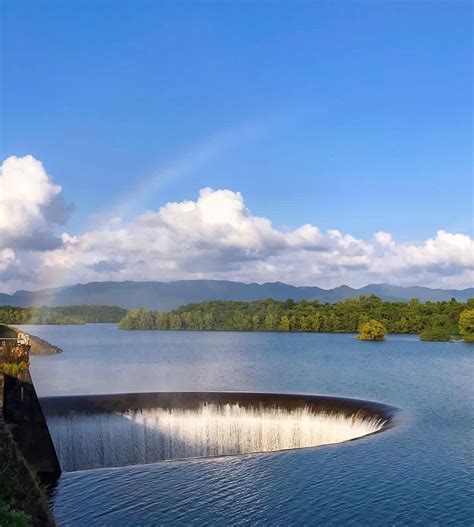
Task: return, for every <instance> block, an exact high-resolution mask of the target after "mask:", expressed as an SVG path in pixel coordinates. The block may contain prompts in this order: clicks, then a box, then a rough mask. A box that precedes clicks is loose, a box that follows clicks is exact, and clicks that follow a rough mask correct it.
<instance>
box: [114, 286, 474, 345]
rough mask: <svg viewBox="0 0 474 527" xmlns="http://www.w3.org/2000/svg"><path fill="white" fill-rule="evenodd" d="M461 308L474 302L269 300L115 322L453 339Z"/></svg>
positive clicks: (136, 314) (138, 314)
mask: <svg viewBox="0 0 474 527" xmlns="http://www.w3.org/2000/svg"><path fill="white" fill-rule="evenodd" d="M466 308H468V310H469V311H472V310H473V309H474V299H469V300H468V301H467V303H461V302H457V301H456V300H455V299H452V300H451V301H447V302H425V303H421V302H419V300H417V299H413V300H411V301H409V302H387V301H382V300H381V299H380V298H379V297H377V296H375V295H371V296H361V297H359V298H358V299H348V300H345V301H343V302H339V303H335V304H329V303H325V304H322V303H319V302H317V301H316V302H311V301H306V300H302V301H300V302H294V301H293V300H287V301H285V302H279V301H276V300H273V299H266V300H259V301H252V302H232V301H211V302H202V303H197V304H189V305H185V306H182V307H180V308H179V309H176V310H173V311H170V312H168V313H163V312H159V311H150V310H147V309H143V308H142V309H135V310H131V311H129V312H128V313H127V315H126V316H125V317H124V318H123V319H122V320H121V321H120V324H119V327H120V328H121V329H165V330H166V329H171V330H211V331H212V330H219V331H294V332H298V331H306V332H327V333H355V332H357V331H359V330H360V328H361V326H362V325H363V324H365V323H367V322H369V321H370V320H375V321H377V322H379V323H380V324H382V325H383V326H384V328H385V330H386V332H388V333H413V334H418V333H421V332H422V331H424V330H426V329H428V328H433V327H436V328H444V329H445V330H446V331H447V332H448V333H449V334H458V333H459V327H458V324H459V317H460V314H461V312H463V311H465V310H466ZM469 320H470V319H469ZM470 324H471V322H469V321H467V322H466V327H467V329H466V332H467V331H470V329H469V328H470V327H471V325H470ZM472 325H474V322H473V323H472ZM473 336H474V334H473Z"/></svg>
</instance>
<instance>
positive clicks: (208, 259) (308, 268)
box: [0, 157, 474, 287]
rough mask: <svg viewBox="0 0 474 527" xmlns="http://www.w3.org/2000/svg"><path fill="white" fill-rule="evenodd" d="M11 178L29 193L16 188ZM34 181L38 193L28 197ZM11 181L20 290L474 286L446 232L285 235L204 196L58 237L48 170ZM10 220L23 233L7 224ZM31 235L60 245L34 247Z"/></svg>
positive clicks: (3, 253)
mask: <svg viewBox="0 0 474 527" xmlns="http://www.w3.org/2000/svg"><path fill="white" fill-rule="evenodd" d="M12 173H16V174H17V175H18V174H19V177H18V178H13V179H19V180H21V179H22V178H23V184H21V182H15V183H13V182H12V181H10V178H11V174H12ZM5 174H7V177H6V178H5ZM25 174H26V177H27V179H29V180H30V181H31V183H32V185H31V186H30V187H29V188H30V190H29V191H28V185H25ZM2 177H3V178H5V179H3V180H2V179H0V185H3V184H5V183H6V184H7V187H8V189H9V192H10V199H11V196H12V194H11V193H12V192H14V194H16V195H18V194H21V193H23V194H22V195H23V197H24V199H23V200H22V202H21V203H22V204H21V207H22V208H21V211H20V212H19V211H18V210H17V209H15V210H14V211H13V210H12V205H11V204H10V200H6V199H5V195H4V196H2V198H1V199H0V233H1V235H2V236H3V238H0V239H1V240H2V243H1V244H0V280H1V276H2V273H3V276H4V277H9V280H10V284H11V287H13V284H15V285H19V284H20V283H23V282H24V280H25V273H26V275H27V276H28V280H30V282H31V284H28V285H34V284H41V285H42V286H46V285H49V286H51V285H60V284H65V283H73V282H78V281H83V282H84V281H94V280H173V279H182V278H221V279H231V280H242V281H275V280H280V281H285V282H289V283H294V284H307V285H320V286H322V287H332V286H335V285H339V284H341V283H349V284H350V285H354V286H360V285H364V284H366V283H368V282H373V281H386V282H390V283H394V284H402V285H403V284H420V285H429V286H440V287H467V286H469V285H471V283H472V278H473V274H472V273H473V252H474V245H473V240H472V239H471V238H470V237H469V236H467V235H465V234H454V233H448V232H445V231H442V230H440V231H438V232H437V233H436V235H435V236H433V237H432V238H430V239H427V240H425V241H423V242H420V243H412V244H400V243H397V242H396V241H395V240H394V239H393V238H392V236H391V235H390V234H389V233H386V232H377V233H375V234H374V235H373V237H371V238H370V239H368V240H362V239H359V238H357V237H355V236H352V235H350V234H344V233H341V232H340V231H338V230H329V231H326V232H322V231H321V230H320V229H318V228H317V227H315V226H313V225H309V224H307V225H303V226H301V227H299V228H297V229H294V230H280V229H277V228H275V227H274V226H273V225H272V223H271V221H270V220H269V219H267V218H263V217H259V216H256V215H254V214H252V213H251V212H250V211H249V210H248V209H247V207H246V206H245V203H244V199H243V196H242V195H241V194H240V193H239V192H234V191H231V190H213V189H210V188H205V189H203V190H201V192H200V193H199V196H198V197H197V199H196V200H194V201H192V200H190V201H183V202H180V203H168V204H166V205H164V206H163V207H162V208H160V209H159V210H157V211H149V212H146V213H143V214H141V215H139V216H137V217H135V218H134V219H132V220H131V221H128V222H126V223H124V222H122V221H121V220H119V219H116V218H115V219H112V220H110V221H109V222H105V223H102V224H101V225H100V226H97V227H96V228H94V229H91V230H89V231H88V232H85V233H82V234H75V235H72V234H67V233H63V234H62V235H61V236H60V237H55V236H54V231H53V229H52V225H53V223H55V222H56V223H57V222H58V221H59V219H62V218H60V216H61V214H58V210H59V211H61V207H59V209H56V214H55V215H53V216H54V217H53V218H51V215H50V214H49V215H48V211H49V212H51V204H52V203H55V201H56V200H57V197H58V196H60V187H58V186H57V185H55V184H54V183H53V182H52V180H51V178H49V177H48V175H47V174H46V173H45V172H44V169H43V167H42V165H41V164H40V163H38V162H37V161H35V160H34V159H33V158H31V157H29V158H23V160H21V159H17V158H9V160H7V161H5V163H4V164H3V168H2ZM15 184H17V185H18V187H16V190H14V189H15V187H14V185H15ZM2 188H3V187H0V189H2ZM56 203H57V202H56ZM2 207H3V208H2ZM13 208H14V207H13ZM63 209H64V207H63ZM53 210H54V208H53ZM10 218H11V219H12V220H13V221H14V224H15V225H16V228H13V227H12V224H11V223H10V224H9V225H7V224H6V223H5V222H6V220H7V219H10ZM32 232H34V233H36V234H35V237H37V236H40V237H41V236H44V237H45V238H44V240H47V239H48V236H49V237H50V238H49V239H50V240H54V243H53V242H52V241H51V242H50V243H51V244H50V245H47V244H45V242H44V241H43V246H42V247H40V245H41V244H36V246H34V244H31V243H30V240H31V237H32ZM4 240H6V243H5V241H4Z"/></svg>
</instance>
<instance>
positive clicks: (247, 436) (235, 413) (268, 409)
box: [41, 392, 396, 472]
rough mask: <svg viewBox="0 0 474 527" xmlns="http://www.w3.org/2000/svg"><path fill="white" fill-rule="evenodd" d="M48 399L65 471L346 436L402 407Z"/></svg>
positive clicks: (318, 399) (224, 398)
mask: <svg viewBox="0 0 474 527" xmlns="http://www.w3.org/2000/svg"><path fill="white" fill-rule="evenodd" d="M41 406H42V408H43V412H44V414H45V416H46V421H47V423H48V427H49V430H50V433H51V436H52V439H53V443H54V446H55V449H56V452H57V455H58V458H59V460H60V463H61V467H62V470H64V471H66V472H69V471H76V470H84V469H93V468H105V467H119V466H126V465H138V464H145V463H155V462H158V461H164V460H173V459H188V458H199V457H215V456H225V455H237V454H250V453H263V452H276V451H281V450H292V449H300V448H308V447H317V446H322V445H329V444H335V443H342V442H346V441H351V440H354V439H358V438H361V437H364V436H367V435H370V434H374V433H377V432H381V431H383V430H386V429H387V428H389V427H390V426H392V425H393V417H394V415H395V413H396V409H395V408H393V407H390V406H386V405H383V404H379V403H375V402H370V401H363V400H358V399H344V398H338V397H326V396H320V395H299V394H273V393H246V392H157V393H128V394H112V395H83V396H66V397H47V398H43V399H41Z"/></svg>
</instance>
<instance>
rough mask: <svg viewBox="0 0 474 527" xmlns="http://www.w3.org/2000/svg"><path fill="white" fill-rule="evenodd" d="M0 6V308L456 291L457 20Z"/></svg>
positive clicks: (304, 5) (466, 100)
mask: <svg viewBox="0 0 474 527" xmlns="http://www.w3.org/2000/svg"><path fill="white" fill-rule="evenodd" d="M0 8H1V23H2V27H1V35H2V40H1V58H2V64H1V79H0V87H1V101H0V103H1V107H0V110H1V115H0V117H1V135H0V163H2V162H3V164H2V168H1V173H0V292H1V291H3V292H11V291H14V290H16V289H28V288H30V289H36V288H40V287H53V286H58V285H64V284H68V283H75V282H86V281H94V280H125V279H137V280H174V279H180V278H219V279H231V280H242V281H246V282H250V281H257V282H265V281H276V280H279V281H284V282H288V283H294V284H297V285H318V286H321V287H334V286H336V285H340V284H342V283H345V284H349V285H352V286H362V285H365V284H366V283H369V282H390V283H393V284H400V285H415V284H416V285H427V286H431V287H458V288H463V287H469V286H472V285H473V283H474V280H473V278H474V275H473V240H472V236H473V223H472V221H473V220H472V218H473V187H472V166H473V163H472V150H473V149H472V146H473V142H472V88H473V86H472V51H473V50H472V14H473V13H472V3H471V2H468V1H466V2H462V1H456V0H454V1H429V0H428V1H427V0H424V1H421V2H416V1H410V2H406V1H402V0H400V1H379V2H377V1H374V0H372V1H367V2H364V1H358V0H350V1H345V0H339V1H337V2H322V1H321V2H297V1H295V2H289V1H287V2H284V1H280V2H277V1H265V2H264V1H260V2H252V1H249V2H242V1H229V2H198V1H194V2H185V1H178V2H165V1H163V2H159V1H156V2H150V1H143V0H142V1H140V0H137V1H133V2H126V1H114V2H112V1H107V0H100V1H99V0H97V1H74V0H72V1H68V2H61V1H51V2H48V1H35V2H24V1H21V0H20V1H14V2H13V1H9V0H6V1H4V2H2V4H1V7H0Z"/></svg>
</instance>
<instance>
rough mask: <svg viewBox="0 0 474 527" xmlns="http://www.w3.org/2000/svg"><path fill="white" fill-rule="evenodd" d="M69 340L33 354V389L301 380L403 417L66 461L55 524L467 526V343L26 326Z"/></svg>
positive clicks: (471, 497) (114, 389)
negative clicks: (363, 433)
mask: <svg viewBox="0 0 474 527" xmlns="http://www.w3.org/2000/svg"><path fill="white" fill-rule="evenodd" d="M25 328H27V329H28V330H29V331H31V332H32V333H34V334H36V335H38V336H40V337H42V338H45V339H46V340H48V341H50V342H51V343H54V344H56V345H58V346H60V347H62V348H63V349H64V353H63V354H61V355H58V356H49V357H32V368H31V369H32V375H33V378H34V381H35V385H36V388H37V390H38V393H39V395H40V396H46V395H72V394H98V393H121V392H138V391H140V392H147V391H181V390H183V391H184V390H201V391H209V390H216V391H226V390H236V391H239V390H242V391H256V392H258V391H261V392H298V393H316V394H326V395H335V396H346V397H355V398H361V399H368V400H374V401H379V402H383V403H386V404H388V405H392V406H396V407H398V408H400V409H401V413H400V415H399V424H398V426H397V427H395V428H394V429H392V430H389V431H387V432H384V433H382V434H379V435H376V436H372V437H368V438H364V439H361V440H358V441H355V442H351V443H345V444H340V445H334V446H329V447H320V448H315V449H308V450H299V451H297V450H296V451H289V452H281V453H276V454H257V455H244V456H235V457H226V458H218V459H208V460H202V459H201V460H188V461H171V462H162V463H157V464H153V465H144V466H135V467H126V468H116V469H101V470H92V471H83V472H76V473H69V474H67V473H66V474H63V476H62V477H61V479H60V481H59V484H58V487H57V489H56V491H55V495H54V497H53V506H54V513H55V515H56V518H57V520H58V523H59V525H60V526H104V527H107V526H118V527H120V526H155V525H156V526H158V525H189V526H194V525H196V526H203V525H216V526H217V525H219V526H222V525H272V526H273V525H281V526H288V525H328V526H332V525H334V526H336V525H337V526H341V525H358V526H359V525H360V526H368V527H370V526H385V525H390V526H397V525H426V526H428V525H429V526H449V525H459V526H472V525H474V509H473V503H474V493H473V471H472V468H473V449H474V436H473V429H474V427H473V425H474V419H473V402H474V389H473V378H474V376H473V374H474V371H473V370H474V367H473V364H474V361H473V353H474V347H472V346H469V345H467V344H463V343H425V342H419V341H418V339H417V337H415V336H390V337H389V339H388V340H387V341H386V342H383V343H369V342H359V341H357V340H355V339H354V338H353V336H352V335H334V334H333V335H331V334H279V333H227V332H226V333H211V332H200V333H197V332H158V331H143V332H142V331H140V332H124V331H119V330H117V329H116V328H115V326H113V325H86V326H35V327H26V326H25Z"/></svg>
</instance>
